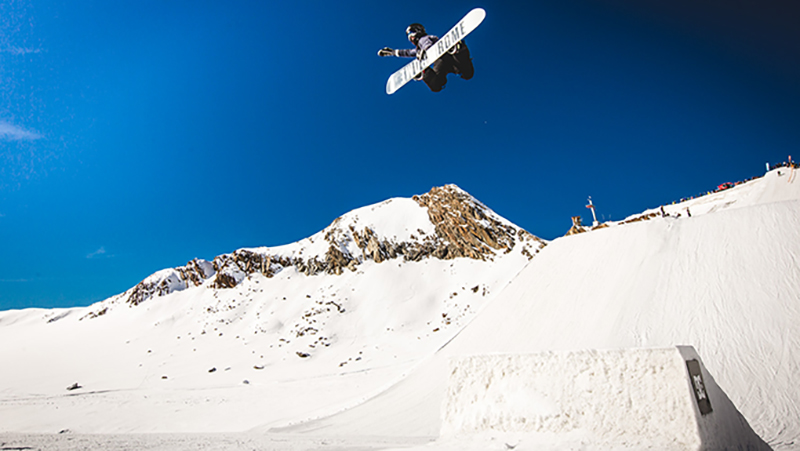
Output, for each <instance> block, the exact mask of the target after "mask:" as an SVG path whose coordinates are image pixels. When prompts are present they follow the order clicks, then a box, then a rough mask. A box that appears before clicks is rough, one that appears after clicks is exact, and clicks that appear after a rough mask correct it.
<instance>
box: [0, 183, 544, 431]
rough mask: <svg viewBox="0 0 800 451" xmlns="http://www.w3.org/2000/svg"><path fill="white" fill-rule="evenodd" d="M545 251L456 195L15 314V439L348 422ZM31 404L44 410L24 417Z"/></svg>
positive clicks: (3, 405)
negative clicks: (81, 304)
mask: <svg viewBox="0 0 800 451" xmlns="http://www.w3.org/2000/svg"><path fill="white" fill-rule="evenodd" d="M545 245H546V243H545V241H543V240H540V239H539V238H536V237H534V236H533V235H531V234H530V233H528V232H526V231H525V230H523V229H521V228H519V227H517V226H515V225H514V224H512V223H510V222H509V221H507V220H505V219H503V218H502V217H500V216H498V215H497V214H495V213H494V212H493V211H492V210H490V209H489V208H487V207H486V206H485V205H483V204H482V203H480V202H479V201H477V200H476V199H474V198H473V197H472V196H470V195H469V194H467V193H466V192H464V191H463V190H461V189H459V188H458V187H456V186H454V185H447V186H444V187H437V188H433V189H432V190H431V191H430V192H428V193H426V194H423V195H420V196H414V197H413V198H412V199H404V198H395V199H390V200H387V201H385V202H382V203H379V204H376V205H372V206H367V207H363V208H360V209H357V210H354V211H352V212H349V213H347V214H345V215H343V216H341V217H339V218H337V219H336V220H334V221H333V223H332V224H331V225H330V226H329V227H327V228H325V229H324V230H322V231H320V232H319V233H317V234H315V235H313V236H311V237H309V238H306V239H304V240H301V241H299V242H297V243H293V244H288V245H284V246H279V247H260V248H251V249H239V250H237V251H234V252H232V253H230V254H224V255H220V256H218V257H216V258H215V259H214V260H213V261H205V260H201V259H196V260H193V261H191V262H189V263H188V264H187V265H185V266H182V267H178V268H171V269H164V270H161V271H158V272H156V273H154V274H153V275H151V276H149V277H147V278H146V279H145V280H143V281H142V282H140V283H139V284H137V285H136V286H135V287H133V288H131V289H130V290H127V291H125V292H124V293H122V294H120V295H117V296H114V297H112V298H109V299H107V300H105V301H102V302H99V303H97V304H94V305H92V306H89V307H87V308H73V309H59V310H36V309H29V310H23V311H9V312H0V342H2V343H3V346H1V347H0V361H3V362H13V363H12V364H13V366H14V367H15V368H17V369H18V370H17V371H14V372H2V374H0V387H1V388H0V390H2V392H0V393H2V396H3V399H4V401H2V400H0V411H3V410H5V409H10V411H13V412H16V413H15V414H14V415H11V416H10V417H9V418H12V417H13V420H11V421H3V422H2V425H0V429H5V430H11V431H43V432H44V431H49V432H52V431H58V430H62V429H70V430H76V431H84V432H98V431H113V432H130V431H147V432H152V431H186V432H201V431H209V430H213V431H238V430H246V429H249V428H250V427H254V426H257V425H263V424H271V423H272V422H278V423H279V424H286V423H289V422H292V421H301V420H307V419H309V418H315V417H316V416H319V415H322V414H329V413H334V412H336V411H338V410H341V409H344V408H346V407H348V406H351V405H353V404H354V403H357V402H358V401H359V400H363V399H366V398H368V397H369V396H372V395H374V394H376V393H378V392H379V391H381V390H383V389H385V388H386V387H387V386H389V385H391V384H392V383H393V382H395V381H396V380H399V379H400V378H401V377H402V376H403V375H404V374H405V373H406V372H408V371H409V370H410V369H411V368H412V367H413V366H415V365H416V364H418V362H420V361H421V360H422V359H424V358H425V357H426V356H428V355H430V354H432V353H433V352H435V350H436V349H438V348H440V347H441V346H442V345H444V344H445V343H446V342H447V341H449V340H450V339H452V337H453V336H455V334H456V333H458V331H459V330H461V328H463V327H464V325H466V324H467V323H468V322H469V321H470V320H471V319H472V318H473V317H474V315H475V314H476V313H477V312H479V311H480V310H481V309H482V308H483V306H484V305H485V304H486V303H487V302H489V301H490V300H491V299H492V298H493V297H494V296H495V295H496V294H497V292H499V291H500V289H502V287H503V286H505V285H506V284H507V283H508V282H509V281H510V280H511V279H512V278H513V277H514V276H515V275H516V274H517V273H518V272H519V271H520V270H521V269H522V268H523V267H524V266H525V264H526V263H527V262H528V261H530V260H531V259H532V258H533V257H534V256H535V255H536V254H537V253H538V252H539V251H540V250H541V249H542V248H543V247H544V246H545ZM10 343H15V345H14V346H10V345H9V344H10ZM76 383H77V385H79V386H80V387H81V388H79V389H74V390H70V391H67V390H65V388H66V387H71V386H73V384H76ZM198 390H202V391H198ZM165 391H167V392H168V394H165ZM229 391H231V392H232V393H235V394H233V395H231V394H230V393H228V392H229ZM155 393H158V395H157V396H156V395H155ZM209 393H212V394H209ZM67 394H69V395H71V396H70V397H69V398H67V402H66V403H67V404H69V406H61V407H60V408H59V409H57V410H56V409H49V408H48V407H47V406H48V405H49V403H51V402H52V400H53V399H64V398H63V396H64V395H67ZM79 395H80V396H79ZM254 397H255V398H256V399H262V400H263V402H253V399H254ZM19 398H24V399H26V400H27V401H26V402H25V404H26V406H25V407H24V408H23V410H27V409H32V410H31V412H36V413H35V414H33V413H32V414H31V415H20V414H17V413H19V411H17V410H16V409H17V408H18V407H17V406H16V401H15V400H17V399H19ZM131 398H133V400H132V399H131ZM9 402H10V403H11V405H9V404H8V403H9ZM97 402H101V403H108V404H109V405H113V406H119V410H118V411H117V410H116V409H113V410H114V411H112V412H105V411H98V410H97V409H96V405H97V404H96V403H97ZM218 404H222V407H220V405H218ZM227 406H229V408H230V409H231V410H227ZM40 410H41V411H40ZM133 412H135V413H136V414H133ZM243 412H247V414H246V415H243V414H242V413H243ZM4 416H5V415H4Z"/></svg>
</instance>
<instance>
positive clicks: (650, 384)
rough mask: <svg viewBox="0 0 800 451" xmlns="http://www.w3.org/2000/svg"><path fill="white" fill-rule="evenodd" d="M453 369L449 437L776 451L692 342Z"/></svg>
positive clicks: (445, 431)
mask: <svg viewBox="0 0 800 451" xmlns="http://www.w3.org/2000/svg"><path fill="white" fill-rule="evenodd" d="M449 373H450V378H449V382H448V388H447V393H446V396H445V400H444V403H443V405H442V418H443V422H442V428H441V438H440V440H442V441H447V440H448V439H450V440H456V441H460V440H467V441H475V439H476V437H478V438H480V437H484V438H487V439H489V438H492V435H499V436H501V437H503V438H504V439H506V440H508V439H509V438H510V437H515V438H514V440H512V441H517V442H524V444H525V448H528V447H529V446H531V445H537V446H538V445H544V446H556V445H559V446H566V445H567V444H570V446H573V445H574V446H578V447H580V446H582V445H591V446H601V447H609V448H613V449H616V448H617V447H620V448H630V447H633V448H637V447H639V446H641V447H649V448H650V449H686V450H688V449H698V450H700V449H753V450H758V449H769V446H768V445H767V444H766V443H764V441H762V440H761V439H760V438H759V437H758V435H756V434H755V432H753V430H752V429H751V428H750V425H749V424H748V423H747V421H746V420H745V419H744V417H743V416H742V415H741V414H740V413H739V411H738V410H737V409H736V407H735V406H734V405H733V403H732V402H731V401H730V399H728V396H727V395H726V394H725V393H724V392H723V391H722V389H721V388H720V387H719V386H718V385H717V384H716V382H715V381H714V378H713V377H711V375H710V374H709V373H708V371H707V370H706V368H705V366H704V365H703V363H702V361H701V360H700V357H699V356H698V355H697V353H696V352H695V350H694V348H692V347H690V346H678V347H670V348H650V349H647V348H631V349H624V350H613V351H612V350H609V351H595V350H593V351H560V352H543V353H537V354H508V355H479V356H464V357H453V358H452V359H451V360H450V372H449ZM478 441H479V440H478ZM515 446H516V445H515Z"/></svg>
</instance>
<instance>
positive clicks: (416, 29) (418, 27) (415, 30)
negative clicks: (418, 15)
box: [406, 23, 427, 45]
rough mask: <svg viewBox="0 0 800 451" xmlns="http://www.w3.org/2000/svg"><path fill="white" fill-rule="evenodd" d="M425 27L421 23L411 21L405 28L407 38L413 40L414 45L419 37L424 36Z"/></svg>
mask: <svg viewBox="0 0 800 451" xmlns="http://www.w3.org/2000/svg"><path fill="white" fill-rule="evenodd" d="M426 34H427V33H425V27H423V26H422V24H418V23H412V24H411V25H409V26H408V28H406V35H408V40H409V41H411V42H413V43H414V44H415V45H416V43H417V41H418V40H419V38H421V37H422V36H425V35H426Z"/></svg>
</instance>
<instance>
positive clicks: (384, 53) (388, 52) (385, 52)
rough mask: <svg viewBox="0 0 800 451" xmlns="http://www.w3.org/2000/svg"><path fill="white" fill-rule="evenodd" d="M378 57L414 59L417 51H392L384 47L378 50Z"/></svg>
mask: <svg viewBox="0 0 800 451" xmlns="http://www.w3.org/2000/svg"><path fill="white" fill-rule="evenodd" d="M378 55H379V56H400V57H405V58H414V57H415V56H417V49H392V48H389V47H384V48H382V49H380V50H378Z"/></svg>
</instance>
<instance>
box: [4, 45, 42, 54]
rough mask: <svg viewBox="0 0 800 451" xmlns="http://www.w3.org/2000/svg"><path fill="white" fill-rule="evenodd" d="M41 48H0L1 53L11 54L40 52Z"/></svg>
mask: <svg viewBox="0 0 800 451" xmlns="http://www.w3.org/2000/svg"><path fill="white" fill-rule="evenodd" d="M41 51H42V50H41V49H32V48H29V47H5V48H3V49H0V52H2V53H10V54H12V55H28V54H31V53H40V52H41Z"/></svg>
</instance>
